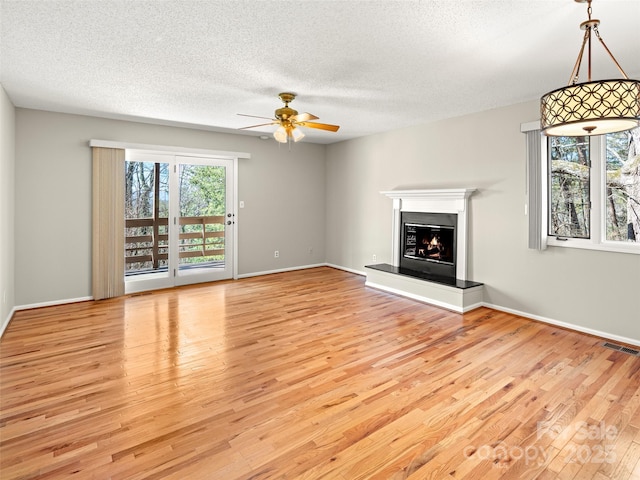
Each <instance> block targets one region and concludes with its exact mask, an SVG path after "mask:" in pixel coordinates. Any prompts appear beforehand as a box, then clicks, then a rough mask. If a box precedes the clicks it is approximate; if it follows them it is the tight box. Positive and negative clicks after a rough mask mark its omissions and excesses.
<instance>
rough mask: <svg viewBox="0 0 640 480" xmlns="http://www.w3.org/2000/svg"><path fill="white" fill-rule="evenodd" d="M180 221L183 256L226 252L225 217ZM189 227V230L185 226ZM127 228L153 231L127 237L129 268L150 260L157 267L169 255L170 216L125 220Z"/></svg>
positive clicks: (191, 218) (202, 217)
mask: <svg viewBox="0 0 640 480" xmlns="http://www.w3.org/2000/svg"><path fill="white" fill-rule="evenodd" d="M179 223H180V226H181V228H180V233H179V235H178V242H179V243H178V245H179V247H178V256H179V258H180V259H183V258H197V257H212V256H222V255H224V223H225V217H224V216H222V215H213V216H201V217H179ZM185 226H187V228H186V229H185V228H182V227H185ZM125 227H126V229H127V231H129V229H131V228H136V229H138V228H145V229H146V230H151V232H150V233H145V234H143V235H126V236H125V266H126V268H125V270H129V271H130V270H132V268H131V267H130V266H131V265H132V264H136V263H137V264H145V263H149V262H150V263H151V264H152V267H151V268H153V269H154V270H156V269H158V268H159V267H160V262H162V261H166V260H167V259H168V258H169V254H168V249H169V233H168V232H169V228H168V227H169V219H168V218H166V217H165V218H157V219H153V218H129V219H125ZM203 260H204V258H203ZM180 263H184V262H180Z"/></svg>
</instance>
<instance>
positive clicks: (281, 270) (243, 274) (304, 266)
mask: <svg viewBox="0 0 640 480" xmlns="http://www.w3.org/2000/svg"><path fill="white" fill-rule="evenodd" d="M326 266H328V265H327V264H326V263H315V264H313V265H302V266H299V267H288V268H278V269H277V270H265V271H262V272H251V273H241V274H239V275H238V278H249V277H259V276H261V275H271V274H272V273H283V272H293V271H295V270H306V269H308V268H316V267H326Z"/></svg>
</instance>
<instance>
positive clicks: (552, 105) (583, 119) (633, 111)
mask: <svg viewBox="0 0 640 480" xmlns="http://www.w3.org/2000/svg"><path fill="white" fill-rule="evenodd" d="M575 1H576V2H578V3H585V2H587V3H588V8H587V14H588V16H589V19H588V20H587V21H585V22H582V23H581V24H580V28H581V29H582V30H584V31H585V34H584V38H583V41H582V46H581V48H580V53H579V54H578V59H577V60H576V63H575V66H574V67H573V71H572V72H571V77H570V79H569V85H567V86H566V87H563V88H559V89H556V90H553V91H551V92H549V93H546V94H545V95H543V96H542V98H541V100H540V117H541V120H540V123H541V129H542V133H543V134H544V135H549V136H562V137H576V136H583V135H603V134H605V133H612V132H622V131H625V130H630V129H632V128H635V127H637V126H638V125H640V81H638V80H632V79H629V78H628V77H627V74H626V73H624V70H622V67H620V64H619V63H618V62H617V60H616V59H615V58H614V56H613V54H612V53H611V51H610V50H609V49H608V48H607V46H606V45H605V43H604V40H602V37H600V33H599V32H598V25H599V24H600V21H599V20H596V19H592V18H591V0H575ZM592 32H593V33H595V35H596V37H597V38H598V40H599V41H600V43H601V44H602V45H603V46H604V49H605V50H606V52H607V53H608V54H609V57H611V59H612V60H613V62H614V63H615V65H616V67H617V68H618V70H619V71H620V73H621V74H622V76H623V77H624V78H622V79H614V80H600V81H592V80H591V34H592ZM585 46H588V69H589V72H588V74H589V78H588V81H587V82H583V83H578V75H579V71H580V65H581V63H582V56H583V53H584V50H585Z"/></svg>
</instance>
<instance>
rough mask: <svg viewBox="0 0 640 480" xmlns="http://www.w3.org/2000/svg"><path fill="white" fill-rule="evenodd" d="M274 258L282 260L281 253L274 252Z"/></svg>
mask: <svg viewBox="0 0 640 480" xmlns="http://www.w3.org/2000/svg"><path fill="white" fill-rule="evenodd" d="M273 258H280V252H279V251H278V250H276V251H275V252H273Z"/></svg>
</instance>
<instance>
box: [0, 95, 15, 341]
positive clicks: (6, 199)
mask: <svg viewBox="0 0 640 480" xmlns="http://www.w3.org/2000/svg"><path fill="white" fill-rule="evenodd" d="M15 117H16V114H15V108H14V106H13V104H12V103H11V100H9V97H7V94H6V93H5V91H4V88H2V85H0V334H2V332H3V331H4V329H5V327H6V326H7V323H8V322H9V319H10V316H11V314H12V312H13V307H14V305H15V289H14V271H15V270H14V254H15V243H14V205H15V203H14V193H15V190H14V182H13V180H14V169H15Z"/></svg>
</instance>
